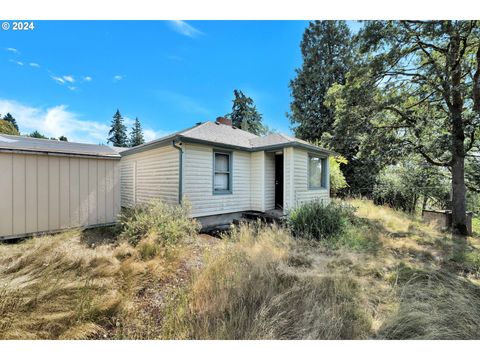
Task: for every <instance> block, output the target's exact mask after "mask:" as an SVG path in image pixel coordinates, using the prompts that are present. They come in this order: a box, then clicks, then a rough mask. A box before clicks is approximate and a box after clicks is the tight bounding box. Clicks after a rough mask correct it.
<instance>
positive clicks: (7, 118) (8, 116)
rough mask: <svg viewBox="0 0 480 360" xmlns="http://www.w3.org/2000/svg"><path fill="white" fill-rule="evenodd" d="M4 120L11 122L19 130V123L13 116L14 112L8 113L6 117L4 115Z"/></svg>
mask: <svg viewBox="0 0 480 360" xmlns="http://www.w3.org/2000/svg"><path fill="white" fill-rule="evenodd" d="M3 120H5V121H8V122H9V123H11V124H12V125H13V127H14V128H15V129H16V130H17V131H19V130H18V125H17V120H16V119H15V118H14V117H13V116H12V114H10V113H7V114H6V115H5V116H4V117H3Z"/></svg>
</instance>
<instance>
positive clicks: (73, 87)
mask: <svg viewBox="0 0 480 360" xmlns="http://www.w3.org/2000/svg"><path fill="white" fill-rule="evenodd" d="M68 89H69V90H72V91H75V90H77V88H76V87H75V86H69V87H68Z"/></svg>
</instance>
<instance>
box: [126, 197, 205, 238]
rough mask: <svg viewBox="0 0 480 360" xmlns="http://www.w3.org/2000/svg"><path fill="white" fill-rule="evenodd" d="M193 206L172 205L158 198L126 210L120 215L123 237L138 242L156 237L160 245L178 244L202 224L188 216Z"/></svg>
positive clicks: (196, 230) (194, 232)
mask: <svg viewBox="0 0 480 360" xmlns="http://www.w3.org/2000/svg"><path fill="white" fill-rule="evenodd" d="M189 213H190V206H189V205H188V204H184V205H169V204H167V203H165V202H162V201H159V200H153V201H151V202H149V203H147V204H142V205H138V206H136V207H135V208H133V209H128V210H125V211H124V212H123V214H122V216H121V220H120V223H121V227H122V233H121V236H120V237H121V239H124V240H127V241H128V242H129V243H130V244H131V245H134V246H135V245H137V244H138V243H139V242H140V241H141V240H142V239H144V238H146V237H149V236H155V237H156V239H157V242H158V243H159V244H176V243H178V242H179V241H181V240H183V239H185V238H188V237H190V236H193V235H195V234H196V233H197V232H198V231H199V229H200V225H199V223H198V221H196V220H195V219H192V218H191V217H190V216H189Z"/></svg>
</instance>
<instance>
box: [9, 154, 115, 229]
mask: <svg viewBox="0 0 480 360" xmlns="http://www.w3.org/2000/svg"><path fill="white" fill-rule="evenodd" d="M99 164H100V165H99ZM118 167H119V161H118V160H98V159H84V158H76V157H66V156H64V157H60V156H47V155H23V154H7V153H0V172H1V174H2V176H0V194H2V199H1V201H0V237H2V236H9V237H10V236H22V235H25V234H34V233H37V232H44V231H56V230H62V229H67V228H70V227H78V226H86V225H100V224H103V223H110V222H113V221H114V220H115V219H116V218H117V214H118V211H119V206H115V204H118V199H119V196H120V188H119V179H118V176H119V173H118ZM98 168H100V171H97V170H98ZM106 169H108V174H107V171H106ZM107 184H108V186H107ZM98 194H100V196H98ZM98 214H100V216H99V215H98Z"/></svg>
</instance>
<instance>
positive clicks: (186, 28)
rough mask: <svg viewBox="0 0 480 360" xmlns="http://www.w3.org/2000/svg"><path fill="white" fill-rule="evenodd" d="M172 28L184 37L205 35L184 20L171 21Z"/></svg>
mask: <svg viewBox="0 0 480 360" xmlns="http://www.w3.org/2000/svg"><path fill="white" fill-rule="evenodd" d="M169 23H170V27H171V28H172V29H173V30H174V31H176V32H177V33H179V34H182V35H184V36H188V37H191V38H194V37H197V36H199V35H203V33H202V32H201V31H200V30H198V29H197V28H194V27H193V26H192V25H190V24H188V23H187V22H186V21H183V20H171V21H169Z"/></svg>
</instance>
